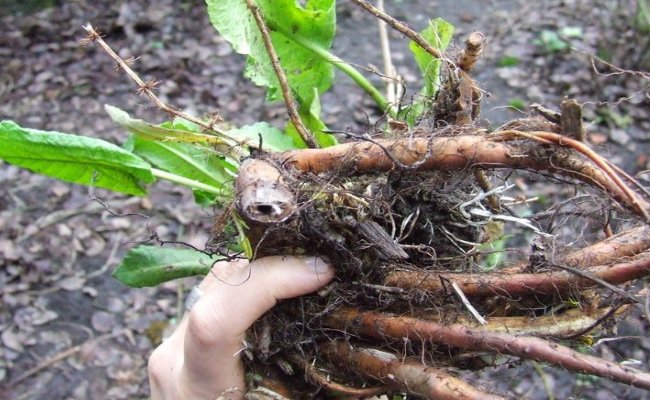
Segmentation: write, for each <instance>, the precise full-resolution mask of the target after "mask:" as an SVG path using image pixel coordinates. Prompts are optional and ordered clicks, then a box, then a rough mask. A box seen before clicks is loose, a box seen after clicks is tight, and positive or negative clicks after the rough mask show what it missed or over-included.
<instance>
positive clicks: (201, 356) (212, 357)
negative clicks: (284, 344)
mask: <svg viewBox="0 0 650 400" xmlns="http://www.w3.org/2000/svg"><path fill="white" fill-rule="evenodd" d="M333 277H334V269H333V268H332V267H331V265H329V264H328V263H326V262H325V261H323V260H322V259H320V258H317V257H293V256H292V257H281V256H273V257H264V258H260V259H258V260H255V261H253V262H251V263H250V264H246V263H226V262H220V263H216V264H215V265H214V267H213V269H212V271H211V273H210V274H209V275H208V277H206V279H205V280H204V281H203V282H202V283H201V285H200V289H201V291H203V296H202V297H201V299H199V301H197V303H196V304H195V305H194V306H193V307H192V309H191V310H190V312H189V318H188V321H187V331H186V334H185V345H184V348H185V365H184V369H185V371H184V372H185V373H186V374H187V375H186V378H188V379H189V381H192V380H195V379H200V378H203V377H212V379H215V377H219V376H220V375H225V374H227V371H228V369H229V368H224V367H226V366H233V367H234V366H235V365H236V364H237V363H238V359H239V358H238V357H237V356H236V355H237V354H238V353H239V351H240V349H241V348H242V341H243V339H244V333H245V332H246V330H247V329H248V328H249V327H250V326H251V325H252V324H253V323H254V322H255V321H256V320H258V319H259V318H260V317H261V316H262V315H263V314H264V313H265V312H267V311H268V310H269V309H271V308H272V307H273V306H274V305H275V304H276V303H277V301H278V300H281V299H288V298H291V297H296V296H300V295H303V294H307V293H311V292H313V291H315V290H317V289H318V288H320V287H322V286H323V285H325V284H327V283H328V282H329V281H331V280H332V278H333ZM231 370H232V369H231ZM222 378H226V380H229V379H228V378H227V377H225V376H223V377H222ZM218 380H219V379H217V381H218ZM233 383H234V382H233Z"/></svg>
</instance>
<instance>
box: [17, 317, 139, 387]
mask: <svg viewBox="0 0 650 400" xmlns="http://www.w3.org/2000/svg"><path fill="white" fill-rule="evenodd" d="M127 332H128V329H122V330H120V331H118V332H113V333H108V334H106V335H102V336H99V337H97V338H94V339H88V340H87V341H85V342H84V343H82V344H79V345H77V346H73V347H70V348H69V349H66V350H63V351H61V352H59V353H57V354H55V355H53V356H52V357H48V358H47V359H45V360H43V362H41V363H39V364H38V365H37V366H35V367H33V368H30V369H29V370H27V371H25V372H24V373H22V374H21V375H19V376H18V377H16V379H14V380H12V381H11V382H9V387H13V386H16V385H17V384H19V383H20V382H22V381H24V380H25V379H27V378H29V377H30V376H33V375H35V374H37V373H39V372H41V371H42V370H44V369H45V368H48V367H50V366H52V365H54V364H56V363H59V362H61V361H63V360H65V359H66V358H68V357H70V356H73V355H74V354H76V353H78V352H79V351H81V350H82V349H83V348H84V346H87V345H89V344H91V343H92V344H96V343H99V342H102V341H104V340H108V339H112V338H114V337H117V336H120V335H123V334H125V333H127Z"/></svg>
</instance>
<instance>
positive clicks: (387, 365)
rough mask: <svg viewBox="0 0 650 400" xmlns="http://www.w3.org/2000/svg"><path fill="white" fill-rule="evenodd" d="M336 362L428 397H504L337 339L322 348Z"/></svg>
mask: <svg viewBox="0 0 650 400" xmlns="http://www.w3.org/2000/svg"><path fill="white" fill-rule="evenodd" d="M322 351H323V354H324V355H325V357H327V358H328V359H329V360H330V362H331V363H332V364H334V365H337V366H340V367H341V368H345V369H347V370H352V371H353V372H355V373H357V374H360V375H362V376H363V377H365V378H370V379H376V380H379V381H380V382H384V383H392V384H396V385H399V386H400V387H401V390H404V391H406V392H407V393H409V394H412V395H414V396H418V397H421V398H424V399H432V400H433V399H436V400H438V399H441V400H497V399H503V397H501V396H498V395H495V394H491V393H488V392H484V391H482V390H480V389H478V388H476V387H474V386H472V385H470V384H468V383H466V382H464V381H462V380H460V379H458V378H456V377H454V376H451V375H449V374H448V373H446V372H444V371H442V370H440V369H436V368H432V367H427V366H425V365H422V363H421V362H420V361H419V360H412V359H408V358H407V359H405V358H403V357H398V356H396V355H395V354H391V353H387V352H385V351H379V350H374V349H355V348H352V347H351V346H350V345H349V344H347V343H344V342H341V341H336V342H331V343H328V344H327V345H325V346H323V348H322Z"/></svg>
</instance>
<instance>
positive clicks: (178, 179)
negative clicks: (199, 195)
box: [151, 168, 224, 197]
mask: <svg viewBox="0 0 650 400" xmlns="http://www.w3.org/2000/svg"><path fill="white" fill-rule="evenodd" d="M151 173H152V174H153V175H154V176H155V177H157V178H160V179H166V180H168V181H171V182H174V183H179V184H181V185H183V186H187V187H190V188H192V189H197V190H203V191H204V192H208V193H213V194H216V195H217V196H220V197H223V195H224V191H223V190H222V189H219V188H216V187H214V186H211V185H206V184H205V183H203V182H199V181H197V180H194V179H190V178H185V177H184V176H180V175H176V174H172V173H169V172H166V171H163V170H160V169H157V168H151Z"/></svg>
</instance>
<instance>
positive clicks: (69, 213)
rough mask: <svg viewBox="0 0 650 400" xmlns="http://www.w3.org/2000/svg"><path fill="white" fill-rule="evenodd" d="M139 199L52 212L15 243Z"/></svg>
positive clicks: (133, 202) (137, 201)
mask: <svg viewBox="0 0 650 400" xmlns="http://www.w3.org/2000/svg"><path fill="white" fill-rule="evenodd" d="M139 202H140V199H138V198H137V197H132V198H130V199H126V200H113V201H110V202H108V203H109V204H108V205H107V204H106V203H99V204H97V203H90V202H89V203H86V204H84V205H83V206H81V207H76V208H72V209H69V210H59V211H54V212H52V213H49V214H46V215H44V216H43V217H41V218H39V219H37V220H36V222H34V223H33V224H32V227H34V229H29V230H27V231H26V233H25V234H23V235H22V236H20V237H18V238H17V239H16V242H17V243H20V242H24V241H25V240H27V239H29V238H31V237H32V236H34V235H35V234H37V233H39V232H40V231H41V230H43V229H45V228H47V227H48V226H51V225H54V224H57V223H59V222H62V221H65V220H66V219H69V218H72V217H75V216H77V215H80V214H91V213H95V212H98V211H101V210H108V208H107V207H108V206H109V205H110V207H123V206H126V205H132V204H136V203H139Z"/></svg>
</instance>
